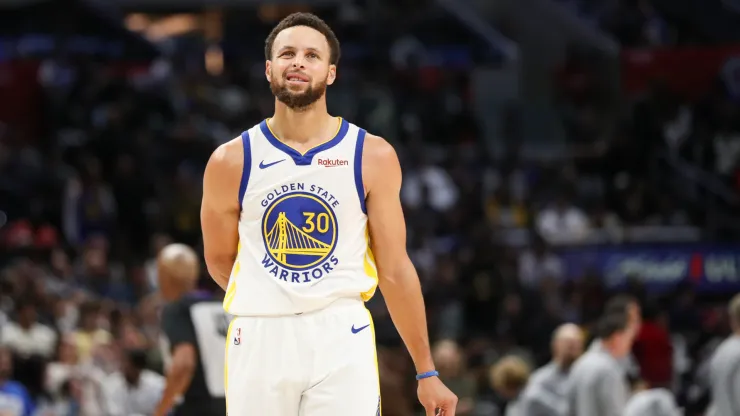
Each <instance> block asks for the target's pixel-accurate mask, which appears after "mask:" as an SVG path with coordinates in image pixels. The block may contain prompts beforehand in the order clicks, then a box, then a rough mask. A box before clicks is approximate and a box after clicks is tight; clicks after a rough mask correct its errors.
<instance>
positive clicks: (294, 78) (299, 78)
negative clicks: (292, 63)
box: [285, 72, 308, 84]
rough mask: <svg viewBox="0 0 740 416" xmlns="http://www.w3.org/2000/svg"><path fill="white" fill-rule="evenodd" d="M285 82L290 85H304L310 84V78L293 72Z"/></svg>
mask: <svg viewBox="0 0 740 416" xmlns="http://www.w3.org/2000/svg"><path fill="white" fill-rule="evenodd" d="M285 80H286V81H288V82H290V83H297V84H303V83H307V82H308V77H307V76H306V75H303V74H301V73H299V72H292V73H290V74H288V75H287V76H286V77H285Z"/></svg>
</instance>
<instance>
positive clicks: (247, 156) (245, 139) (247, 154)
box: [239, 131, 252, 208]
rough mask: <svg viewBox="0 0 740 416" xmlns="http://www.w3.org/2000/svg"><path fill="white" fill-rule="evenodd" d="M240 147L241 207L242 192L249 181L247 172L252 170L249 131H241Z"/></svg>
mask: <svg viewBox="0 0 740 416" xmlns="http://www.w3.org/2000/svg"><path fill="white" fill-rule="evenodd" d="M242 147H243V148H244V167H243V168H242V180H241V182H240V183H239V207H240V208H241V206H242V202H243V201H244V194H245V193H246V192H247V184H248V183H249V174H250V173H251V171H252V147H251V146H250V144H249V131H245V132H243V133H242Z"/></svg>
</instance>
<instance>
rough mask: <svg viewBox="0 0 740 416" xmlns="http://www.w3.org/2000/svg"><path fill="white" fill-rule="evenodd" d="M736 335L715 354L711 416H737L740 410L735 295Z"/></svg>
mask: <svg viewBox="0 0 740 416" xmlns="http://www.w3.org/2000/svg"><path fill="white" fill-rule="evenodd" d="M727 313H728V315H729V317H730V324H731V326H732V334H731V335H730V336H729V337H727V339H726V340H725V341H724V342H722V344H720V345H719V347H717V349H716V350H715V352H714V354H713V356H712V359H711V363H710V365H709V366H710V367H709V379H710V385H711V391H712V404H711V406H710V408H709V412H708V413H707V415H708V416H725V415H737V412H738V409H740V396H738V392H737V388H738V386H740V295H735V297H733V298H732V301H730V305H729V307H728V308H727Z"/></svg>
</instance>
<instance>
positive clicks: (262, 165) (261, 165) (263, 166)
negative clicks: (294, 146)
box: [260, 159, 285, 169]
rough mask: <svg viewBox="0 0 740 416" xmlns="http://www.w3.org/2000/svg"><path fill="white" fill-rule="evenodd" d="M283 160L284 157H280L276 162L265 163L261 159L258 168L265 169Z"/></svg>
mask: <svg viewBox="0 0 740 416" xmlns="http://www.w3.org/2000/svg"><path fill="white" fill-rule="evenodd" d="M284 160H285V159H280V160H278V161H277V162H272V163H265V161H264V160H263V161H262V162H260V169H267V168H269V167H270V166H272V165H277V164H278V163H280V162H283V161H284Z"/></svg>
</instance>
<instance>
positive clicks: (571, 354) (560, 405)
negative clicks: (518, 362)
mask: <svg viewBox="0 0 740 416" xmlns="http://www.w3.org/2000/svg"><path fill="white" fill-rule="evenodd" d="M583 344H584V337H583V331H581V328H579V327H578V326H577V325H574V324H564V325H561V326H560V327H558V328H557V329H556V330H555V332H554V334H553V339H552V346H551V348H552V361H551V362H550V363H549V364H547V365H545V366H544V367H541V368H540V369H538V370H537V371H535V372H534V373H533V374H532V376H531V377H530V378H529V381H528V383H527V386H526V387H525V389H524V391H523V392H522V393H521V395H520V396H519V404H518V407H517V408H518V412H519V414H518V415H517V416H566V415H567V410H568V402H567V397H566V393H567V385H568V373H569V372H570V369H571V366H572V365H573V363H574V362H575V361H576V360H577V359H578V357H580V356H581V354H582V353H583Z"/></svg>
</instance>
